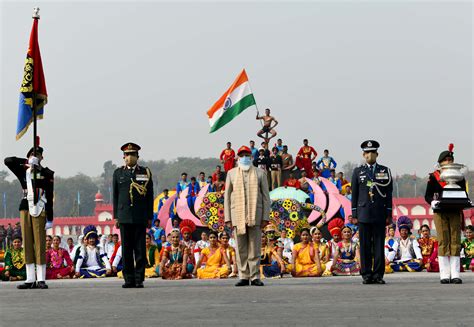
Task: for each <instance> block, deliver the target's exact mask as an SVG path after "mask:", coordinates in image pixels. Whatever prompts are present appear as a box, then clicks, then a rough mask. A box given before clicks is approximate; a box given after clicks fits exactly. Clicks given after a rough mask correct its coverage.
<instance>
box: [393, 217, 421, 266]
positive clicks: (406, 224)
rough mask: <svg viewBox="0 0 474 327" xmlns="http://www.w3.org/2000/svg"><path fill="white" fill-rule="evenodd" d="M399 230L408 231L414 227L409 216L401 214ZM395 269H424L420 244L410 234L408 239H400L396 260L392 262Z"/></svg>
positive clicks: (398, 222) (398, 223) (398, 221)
mask: <svg viewBox="0 0 474 327" xmlns="http://www.w3.org/2000/svg"><path fill="white" fill-rule="evenodd" d="M397 225H398V230H399V231H401V230H402V229H407V230H408V233H410V230H411V228H412V222H411V220H410V218H408V217H407V216H400V217H399V218H398V220H397ZM391 267H392V269H393V270H394V271H409V272H416V271H421V270H423V256H422V254H421V249H420V244H419V243H418V241H417V240H416V239H415V238H412V237H410V236H408V237H407V238H406V239H402V238H400V240H399V241H398V251H397V254H396V256H395V260H394V262H393V263H392V264H391Z"/></svg>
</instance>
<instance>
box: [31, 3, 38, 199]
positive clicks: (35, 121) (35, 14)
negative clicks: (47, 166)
mask: <svg viewBox="0 0 474 327" xmlns="http://www.w3.org/2000/svg"><path fill="white" fill-rule="evenodd" d="M39 10H40V9H39V7H34V8H33V17H32V18H33V19H36V20H38V19H40V16H39ZM33 74H34V72H33ZM31 100H32V102H33V103H32V105H31V108H32V110H33V156H34V157H36V147H37V135H38V125H37V115H36V92H35V91H34V90H33V92H32V95H31ZM31 170H32V172H33V185H32V186H33V194H34V195H33V200H34V204H36V203H38V193H37V192H36V168H35V167H34V166H33V167H32V169H31Z"/></svg>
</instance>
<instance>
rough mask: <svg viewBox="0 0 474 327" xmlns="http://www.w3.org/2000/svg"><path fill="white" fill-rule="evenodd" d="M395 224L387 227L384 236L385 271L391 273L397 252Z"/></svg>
mask: <svg viewBox="0 0 474 327" xmlns="http://www.w3.org/2000/svg"><path fill="white" fill-rule="evenodd" d="M395 228H396V227H395V224H391V225H389V226H388V227H387V237H385V246H384V253H385V273H387V274H391V273H393V269H392V264H393V262H394V260H395V257H396V255H397V252H398V238H396V237H395Z"/></svg>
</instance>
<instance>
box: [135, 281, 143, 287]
mask: <svg viewBox="0 0 474 327" xmlns="http://www.w3.org/2000/svg"><path fill="white" fill-rule="evenodd" d="M135 287H136V288H143V287H144V286H143V282H138V283H137V284H136V285H135Z"/></svg>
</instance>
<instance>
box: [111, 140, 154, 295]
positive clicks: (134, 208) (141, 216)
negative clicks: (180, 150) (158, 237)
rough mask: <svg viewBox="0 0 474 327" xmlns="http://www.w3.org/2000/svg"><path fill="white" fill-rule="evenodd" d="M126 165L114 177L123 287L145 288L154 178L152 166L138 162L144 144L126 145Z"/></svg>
mask: <svg viewBox="0 0 474 327" xmlns="http://www.w3.org/2000/svg"><path fill="white" fill-rule="evenodd" d="M121 149H122V151H123V158H124V160H125V166H123V167H120V168H118V169H116V170H115V172H114V178H113V194H114V197H113V201H114V202H113V205H114V219H115V223H116V225H117V226H118V227H119V228H120V237H121V241H122V260H123V277H124V279H125V284H124V285H123V286H122V287H123V288H132V287H136V288H143V280H144V279H145V264H146V246H145V234H146V228H147V227H148V228H150V227H151V221H152V219H153V180H152V177H151V172H150V169H148V168H147V167H142V166H139V165H138V164H137V162H138V151H139V150H140V146H138V145H137V144H134V143H126V144H124V145H123V146H122V148H121Z"/></svg>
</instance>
